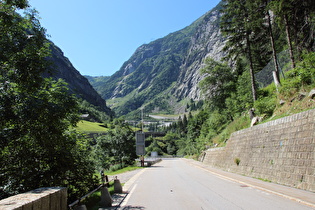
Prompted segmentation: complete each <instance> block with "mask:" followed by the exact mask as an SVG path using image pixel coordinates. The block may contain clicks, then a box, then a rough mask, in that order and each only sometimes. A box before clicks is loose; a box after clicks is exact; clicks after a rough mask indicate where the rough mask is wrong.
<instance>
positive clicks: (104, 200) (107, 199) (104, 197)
mask: <svg viewBox="0 0 315 210" xmlns="http://www.w3.org/2000/svg"><path fill="white" fill-rule="evenodd" d="M101 176H102V180H103V183H102V184H100V185H99V186H98V187H97V188H95V189H94V190H92V191H91V192H89V193H88V194H86V195H84V196H82V197H81V198H79V199H78V200H76V201H74V202H73V203H71V204H69V205H68V207H69V209H70V210H75V209H76V208H77V206H80V205H81V202H82V201H83V200H84V199H86V198H87V197H89V196H90V195H92V194H93V193H95V192H97V191H99V190H100V189H101V190H102V194H101V205H102V207H111V205H112V198H111V196H110V194H109V192H108V189H107V188H108V187H109V183H110V182H111V181H114V180H115V179H111V180H108V176H107V175H104V174H101ZM116 178H117V177H116ZM83 206H84V207H82V208H80V209H86V207H85V205H83Z"/></svg>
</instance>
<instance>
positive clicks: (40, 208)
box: [0, 187, 67, 210]
mask: <svg viewBox="0 0 315 210" xmlns="http://www.w3.org/2000/svg"><path fill="white" fill-rule="evenodd" d="M0 209H1V210H9V209H10V210H13V209H15V210H44V209H45V210H67V188H63V187H50V188H39V189H36V190H32V191H30V192H26V193H22V194H18V195H15V196H11V197H9V198H6V199H3V200H0Z"/></svg>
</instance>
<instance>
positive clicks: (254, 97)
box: [246, 32, 257, 102]
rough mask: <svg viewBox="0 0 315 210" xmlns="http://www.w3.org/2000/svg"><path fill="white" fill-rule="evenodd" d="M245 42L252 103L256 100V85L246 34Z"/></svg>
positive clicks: (247, 35)
mask: <svg viewBox="0 0 315 210" xmlns="http://www.w3.org/2000/svg"><path fill="white" fill-rule="evenodd" d="M246 41H247V52H248V60H249V73H250V78H251V84H252V95H253V101H254V102H255V101H256V100H257V93H256V85H255V74H254V65H253V58H252V50H251V45H250V40H249V34H248V33H247V32H246Z"/></svg>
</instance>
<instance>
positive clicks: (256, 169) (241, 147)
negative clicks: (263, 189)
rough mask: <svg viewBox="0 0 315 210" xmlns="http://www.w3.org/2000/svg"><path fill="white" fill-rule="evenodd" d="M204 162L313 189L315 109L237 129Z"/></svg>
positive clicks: (206, 156) (314, 179) (314, 180)
mask: <svg viewBox="0 0 315 210" xmlns="http://www.w3.org/2000/svg"><path fill="white" fill-rule="evenodd" d="M203 162H204V163H206V164H208V165H211V166H213V167H217V168H221V169H223V170H226V171H230V172H233V173H238V174H242V175H246V176H250V177H255V178H260V179H264V180H269V181H272V182H275V183H278V184H283V185H287V186H291V187H296V188H299V189H304V190H308V191H312V192H315V109H312V110H309V111H306V112H302V113H299V114H295V115H292V116H289V117H284V118H281V119H278V120H274V121H270V122H267V123H264V124H260V125H256V126H254V127H251V128H247V129H244V130H240V131H237V132H235V133H233V134H232V135H231V137H230V139H229V140H228V142H227V144H226V146H225V147H223V148H220V149H218V148H215V149H209V150H207V151H206V153H205V155H204V156H203ZM237 162H239V164H237Z"/></svg>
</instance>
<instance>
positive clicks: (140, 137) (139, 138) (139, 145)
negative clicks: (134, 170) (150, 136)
mask: <svg viewBox="0 0 315 210" xmlns="http://www.w3.org/2000/svg"><path fill="white" fill-rule="evenodd" d="M136 153H137V155H145V134H144V133H143V132H136Z"/></svg>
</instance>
